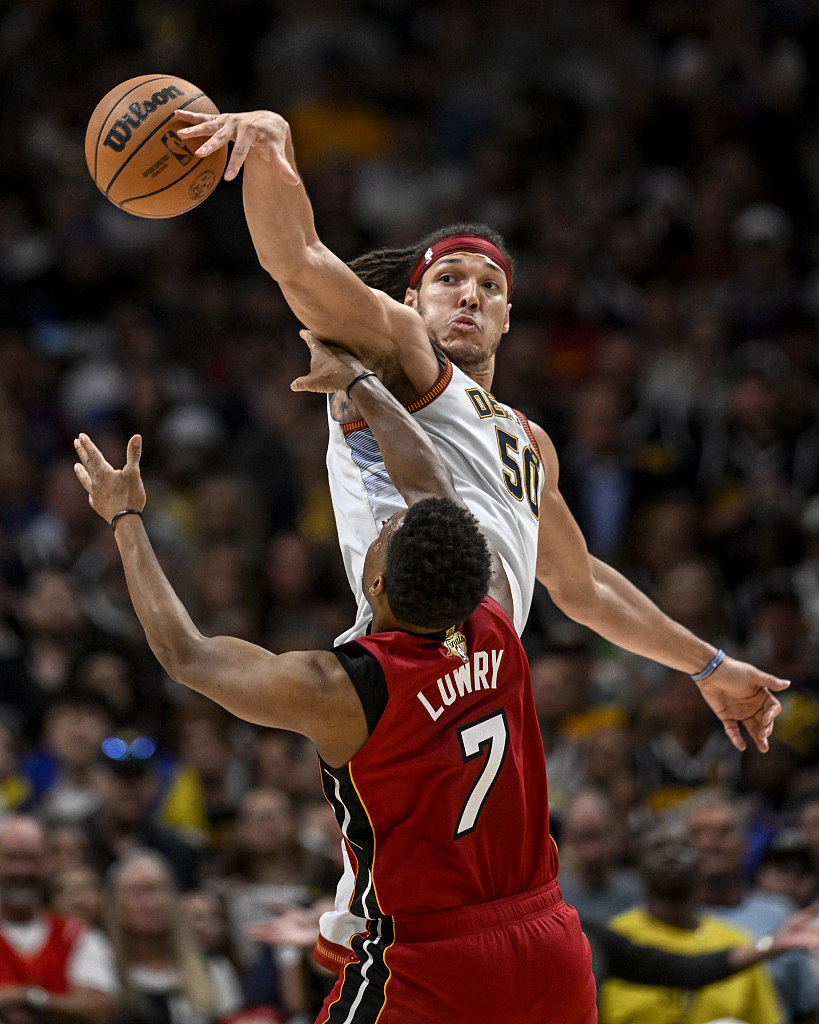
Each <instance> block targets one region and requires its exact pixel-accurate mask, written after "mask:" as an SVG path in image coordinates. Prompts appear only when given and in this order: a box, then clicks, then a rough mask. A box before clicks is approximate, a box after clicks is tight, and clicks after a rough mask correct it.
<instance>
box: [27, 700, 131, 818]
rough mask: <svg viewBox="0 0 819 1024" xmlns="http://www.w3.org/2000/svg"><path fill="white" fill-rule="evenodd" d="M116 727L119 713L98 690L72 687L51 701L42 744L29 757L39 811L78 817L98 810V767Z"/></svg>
mask: <svg viewBox="0 0 819 1024" xmlns="http://www.w3.org/2000/svg"><path fill="white" fill-rule="evenodd" d="M113 731H114V720H113V716H112V715H111V712H110V710H109V709H108V707H107V705H106V703H105V701H104V700H103V698H102V697H99V696H98V695H97V694H95V693H91V692H84V691H82V690H74V691H73V692H72V691H69V690H66V691H65V692H64V693H62V694H59V695H58V696H57V697H55V698H54V699H53V700H52V701H51V702H50V703H49V705H48V708H47V710H46V713H45V718H44V721H43V734H42V742H41V745H40V747H39V748H38V749H37V750H34V751H32V753H30V754H29V755H27V756H26V757H25V758H24V759H23V767H24V769H25V772H26V774H27V775H28V777H29V780H30V782H31V786H32V789H33V791H34V795H35V799H36V801H37V805H38V811H39V812H40V813H41V814H43V815H45V816H46V817H47V818H48V820H49V821H51V822H58V821H61V822H69V823H70V822H76V821H81V820H83V819H85V818H87V817H89V816H90V815H91V814H93V813H94V811H95V810H96V807H97V803H98V799H99V798H98V795H97V792H96V790H95V788H94V785H93V768H94V765H95V764H96V762H97V758H98V756H99V752H100V746H101V744H102V741H103V740H104V739H105V737H106V736H110V735H111V733H112V732H113Z"/></svg>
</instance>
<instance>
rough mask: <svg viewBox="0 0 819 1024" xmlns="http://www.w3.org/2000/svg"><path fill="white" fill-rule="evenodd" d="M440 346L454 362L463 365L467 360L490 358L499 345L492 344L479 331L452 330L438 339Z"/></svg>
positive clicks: (476, 360) (474, 360)
mask: <svg viewBox="0 0 819 1024" xmlns="http://www.w3.org/2000/svg"><path fill="white" fill-rule="evenodd" d="M438 345H439V347H440V348H441V349H442V350H443V351H444V352H445V353H446V354H447V355H448V356H449V358H450V359H451V360H452V361H453V362H454V363H458V364H459V365H461V364H462V363H463V362H464V361H465V360H466V361H468V362H470V363H472V362H483V361H485V360H486V359H488V358H490V356H492V354H493V353H494V351H495V349H496V348H497V345H492V344H490V343H489V342H488V340H487V339H486V338H485V337H484V336H483V335H482V334H480V333H479V332H477V331H469V332H467V331H450V332H449V333H448V334H447V336H446V337H445V338H440V339H439V341H438Z"/></svg>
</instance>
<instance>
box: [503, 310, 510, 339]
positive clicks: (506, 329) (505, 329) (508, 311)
mask: <svg viewBox="0 0 819 1024" xmlns="http://www.w3.org/2000/svg"><path fill="white" fill-rule="evenodd" d="M511 310H512V303H511V302H507V303H506V319H505V320H504V321H503V333H504V334H506V332H507V331H508V330H509V313H510V312H511Z"/></svg>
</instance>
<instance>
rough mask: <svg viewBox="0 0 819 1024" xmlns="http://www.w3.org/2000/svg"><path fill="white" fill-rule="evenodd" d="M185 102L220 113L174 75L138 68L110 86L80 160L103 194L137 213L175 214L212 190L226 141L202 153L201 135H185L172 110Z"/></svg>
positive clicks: (197, 109)
mask: <svg viewBox="0 0 819 1024" xmlns="http://www.w3.org/2000/svg"><path fill="white" fill-rule="evenodd" d="M182 108H184V109H185V110H193V111H195V112H196V113H202V114H218V113H219V111H218V109H217V108H216V106H215V105H214V104H213V102H212V101H211V100H209V99H208V97H207V96H206V95H205V94H204V93H203V92H202V91H201V90H200V89H197V88H196V86H195V85H191V83H190V82H186V81H185V80H184V79H182V78H175V77H174V76H172V75H142V76H141V77H139V78H131V79H129V80H128V81H127V82H123V83H122V84H121V85H118V86H117V87H116V88H115V89H112V90H111V91H110V92H109V93H108V94H107V95H106V96H104V97H103V98H102V99H101V100H100V102H99V103H98V104H97V109H96V110H95V111H94V113H93V114H92V115H91V120H90V121H89V122H88V129H87V131H86V133H85V160H86V163H87V164H88V170H89V171H90V172H91V177H92V178H93V179H94V181H95V182H96V184H97V188H98V189H99V190H100V192H102V194H103V195H104V196H105V197H106V199H110V201H111V202H112V203H113V204H114V205H115V206H118V207H119V208H120V209H121V210H125V211H126V212H127V213H133V214H134V215H135V216H136V217H153V218H164V217H178V216H179V214H180V213H186V212H187V211H188V210H192V209H193V207H194V206H198V205H199V203H201V202H202V200H203V199H206V198H207V197H208V196H209V195H210V193H211V192H212V191H213V190H214V188H215V187H216V185H217V184H218V182H219V179H220V178H221V177H222V172H223V171H224V169H225V164H226V162H227V147H223V148H222V149H219V150H217V151H216V152H215V153H210V154H209V155H208V156H206V157H204V158H203V159H200V158H199V157H197V156H196V155H195V152H194V151H195V150H196V149H198V147H199V146H200V145H201V144H202V142H203V141H204V140H203V139H192V140H191V141H190V142H187V141H186V140H185V139H184V138H183V137H180V136H179V135H178V134H177V132H178V131H179V129H180V128H184V127H186V125H185V124H184V123H183V122H182V121H181V120H180V119H179V118H176V117H174V111H175V110H178V109H182Z"/></svg>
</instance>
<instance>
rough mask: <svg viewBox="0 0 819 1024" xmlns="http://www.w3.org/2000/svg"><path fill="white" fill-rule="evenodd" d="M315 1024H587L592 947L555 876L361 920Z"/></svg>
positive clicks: (591, 1016) (591, 1021)
mask: <svg viewBox="0 0 819 1024" xmlns="http://www.w3.org/2000/svg"><path fill="white" fill-rule="evenodd" d="M353 949H354V950H355V952H356V953H357V955H358V961H357V962H355V963H350V964H347V966H346V967H345V968H344V971H343V973H342V975H341V977H340V978H339V980H338V982H337V983H336V985H335V987H334V988H333V991H332V992H331V993H330V995H329V996H328V997H327V999H326V1000H325V1002H324V1006H323V1007H322V1010H321V1013H320V1014H319V1015H318V1017H317V1018H316V1024H375V1022H376V1021H378V1024H596V1022H597V1008H596V1005H595V995H596V993H595V985H594V978H593V977H592V970H591V951H590V949H589V943H588V941H587V940H586V936H585V935H584V934H583V932H582V931H581V928H580V921H579V919H578V916H577V913H576V911H575V910H574V908H573V907H569V906H567V905H566V904H565V903H564V902H563V899H562V897H561V895H560V889H559V888H558V886H557V882H549V883H548V884H547V885H544V886H541V887H540V888H538V889H532V890H531V891H529V892H526V893H522V894H521V895H519V896H512V897H509V898H507V899H503V900H496V901H495V902H493V903H484V904H481V905H479V906H476V907H463V908H457V909H454V910H445V911H439V912H437V913H431V914H417V915H413V916H412V917H411V918H401V919H398V920H396V921H393V920H392V919H390V918H387V919H383V920H381V921H374V922H371V923H370V927H369V932H368V934H367V935H362V936H356V937H355V938H354V939H353Z"/></svg>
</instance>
